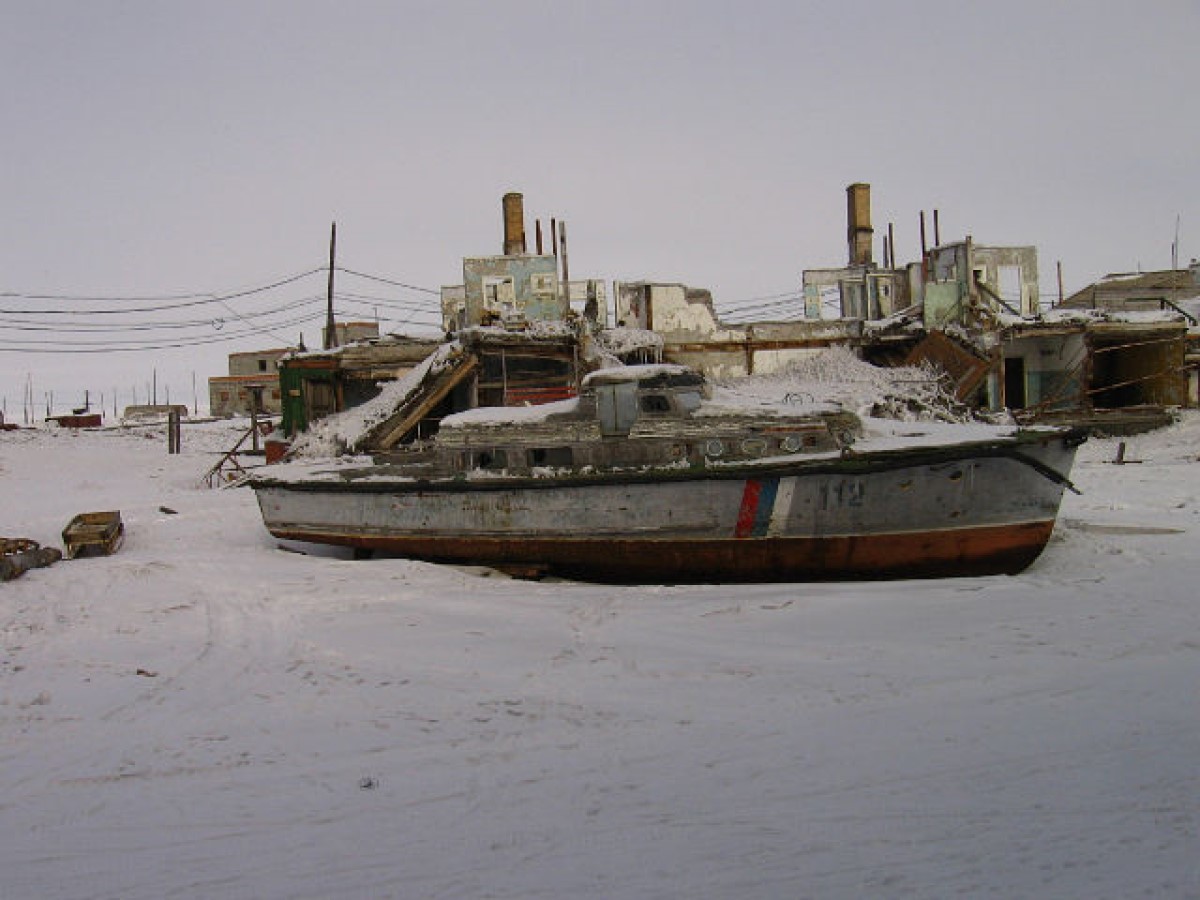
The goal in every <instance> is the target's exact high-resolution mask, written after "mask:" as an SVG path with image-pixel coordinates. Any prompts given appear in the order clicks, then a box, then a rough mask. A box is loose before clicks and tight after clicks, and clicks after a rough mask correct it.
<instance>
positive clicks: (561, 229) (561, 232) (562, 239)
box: [558, 222, 571, 309]
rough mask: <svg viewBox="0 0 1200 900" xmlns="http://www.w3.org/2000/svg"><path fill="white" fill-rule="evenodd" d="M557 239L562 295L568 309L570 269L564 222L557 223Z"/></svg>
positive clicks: (569, 305) (569, 302)
mask: <svg viewBox="0 0 1200 900" xmlns="http://www.w3.org/2000/svg"><path fill="white" fill-rule="evenodd" d="M558 240H559V243H560V244H561V245H562V253H561V254H560V256H561V257H562V283H563V296H564V297H565V298H566V303H565V304H564V305H565V306H566V307H567V308H568V309H570V307H571V270H570V268H569V267H568V266H567V223H566V222H559V223H558Z"/></svg>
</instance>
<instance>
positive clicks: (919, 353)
mask: <svg viewBox="0 0 1200 900" xmlns="http://www.w3.org/2000/svg"><path fill="white" fill-rule="evenodd" d="M923 362H928V363H933V364H934V365H936V366H937V367H938V368H940V369H941V370H942V371H943V372H945V373H946V374H947V375H948V376H949V377H950V379H951V381H952V382H953V383H954V396H955V399H957V400H959V401H966V400H968V399H969V398H970V397H971V395H972V394H974V393H975V391H976V390H977V389H978V388H979V385H981V384H982V383H983V379H984V378H986V377H987V374H988V371H989V370H990V369H991V368H992V365H993V363H992V361H991V360H988V359H983V358H982V357H980V356H977V355H976V354H974V353H971V352H970V351H969V350H967V349H966V348H965V347H963V346H962V345H961V344H959V343H957V342H956V341H954V340H952V339H951V338H950V337H948V336H947V335H946V334H945V333H944V332H941V331H931V332H929V334H928V335H926V337H925V339H924V340H922V341H921V342H920V343H919V344H917V345H916V346H915V347H913V348H912V350H911V351H909V354H908V357H907V358H906V359H905V360H904V365H906V366H915V365H918V364H920V363H923Z"/></svg>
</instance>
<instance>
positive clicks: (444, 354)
mask: <svg viewBox="0 0 1200 900" xmlns="http://www.w3.org/2000/svg"><path fill="white" fill-rule="evenodd" d="M461 352H462V345H461V344H459V343H458V342H457V341H451V342H450V343H448V344H442V345H441V346H440V347H438V348H437V349H436V350H435V351H434V352H433V353H432V354H430V355H429V356H428V357H427V358H426V359H425V361H424V362H422V363H421V364H420V365H418V366H417V367H416V368H414V369H412V370H411V371H409V372H407V373H406V374H405V375H404V377H402V378H400V379H398V380H396V381H389V382H386V383H385V384H384V385H383V390H381V391H380V392H379V395H378V396H377V397H374V398H373V399H371V400H368V401H367V402H366V403H364V404H362V405H361V406H356V407H354V408H353V409H347V410H344V411H342V412H339V413H334V414H333V415H331V416H327V417H325V418H324V419H320V420H318V421H316V422H312V423H310V424H309V426H308V430H307V431H305V432H304V433H303V434H301V435H299V436H298V437H297V438H296V441H295V443H293V445H292V452H293V454H294V455H296V456H337V455H338V454H340V453H342V452H343V451H344V450H345V448H347V447H353V446H354V445H355V444H356V443H357V442H358V441H359V440H361V439H362V438H363V437H364V436H365V435H366V434H367V433H368V432H369V431H370V430H371V429H372V428H374V427H375V426H376V425H378V424H379V423H380V422H383V421H384V420H385V419H387V418H388V417H389V416H390V415H392V414H393V413H394V412H395V411H396V410H397V409H399V408H400V406H402V405H403V404H405V403H407V402H408V400H409V399H410V398H411V397H412V395H413V394H414V393H415V392H416V391H417V390H418V389H419V388H420V386H421V384H422V383H423V382H424V381H425V379H426V378H427V377H428V376H429V375H432V374H436V373H437V372H439V371H441V370H442V369H444V368H446V367H447V366H448V365H450V364H451V362H453V360H454V359H455V358H456V357H457V355H458V354H459V353H461Z"/></svg>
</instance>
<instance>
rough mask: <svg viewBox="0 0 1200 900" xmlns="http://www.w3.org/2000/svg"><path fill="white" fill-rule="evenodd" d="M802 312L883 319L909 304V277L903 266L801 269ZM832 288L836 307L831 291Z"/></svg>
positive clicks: (848, 317)
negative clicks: (892, 267)
mask: <svg viewBox="0 0 1200 900" xmlns="http://www.w3.org/2000/svg"><path fill="white" fill-rule="evenodd" d="M802 278H803V284H804V315H805V317H806V318H809V319H818V318H829V317H830V315H831V311H832V314H833V315H836V316H838V317H841V318H845V319H867V320H877V319H886V318H887V317H888V316H890V315H892V314H893V313H894V312H896V311H898V310H900V309H903V308H904V307H906V306H908V305H909V294H910V291H909V277H908V272H907V271H906V270H905V269H880V268H877V267H875V266H850V267H847V268H844V269H805V270H804V273H803V275H802ZM834 291H836V293H837V303H836V306H835V305H834V304H833V303H831V294H832V292H834Z"/></svg>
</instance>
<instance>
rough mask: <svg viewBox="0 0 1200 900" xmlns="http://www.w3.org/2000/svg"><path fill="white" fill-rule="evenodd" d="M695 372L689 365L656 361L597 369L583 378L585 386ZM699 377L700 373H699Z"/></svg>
mask: <svg viewBox="0 0 1200 900" xmlns="http://www.w3.org/2000/svg"><path fill="white" fill-rule="evenodd" d="M688 373H694V374H695V372H694V370H693V369H689V368H688V367H687V366H677V365H674V364H673V363H654V364H651V365H645V366H614V367H612V368H608V369H597V370H596V371H595V372H592V373H590V374H588V375H586V376H584V379H583V386H584V387H591V386H592V385H596V384H620V383H622V382H627V381H642V380H644V379H646V378H656V377H663V376H667V377H669V376H672V375H687V374H688ZM697 377H699V375H698V374H697Z"/></svg>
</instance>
